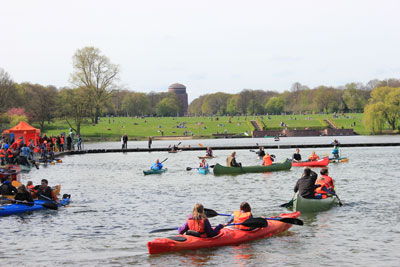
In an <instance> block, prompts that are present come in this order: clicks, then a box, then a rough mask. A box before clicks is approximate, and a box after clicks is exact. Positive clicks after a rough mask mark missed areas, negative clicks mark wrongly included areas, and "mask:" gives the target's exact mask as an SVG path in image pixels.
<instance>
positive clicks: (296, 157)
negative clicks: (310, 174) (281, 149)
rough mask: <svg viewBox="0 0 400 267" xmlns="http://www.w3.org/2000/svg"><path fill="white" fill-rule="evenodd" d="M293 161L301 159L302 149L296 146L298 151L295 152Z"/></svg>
mask: <svg viewBox="0 0 400 267" xmlns="http://www.w3.org/2000/svg"><path fill="white" fill-rule="evenodd" d="M292 161H294V162H300V161H301V155H300V149H298V148H296V153H294V154H293V156H292Z"/></svg>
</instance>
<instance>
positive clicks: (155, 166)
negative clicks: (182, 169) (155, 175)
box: [150, 159, 163, 171]
mask: <svg viewBox="0 0 400 267" xmlns="http://www.w3.org/2000/svg"><path fill="white" fill-rule="evenodd" d="M162 168H163V165H162V163H161V162H160V160H159V159H156V162H154V163H153V165H151V167H150V170H155V171H156V170H161V169H162Z"/></svg>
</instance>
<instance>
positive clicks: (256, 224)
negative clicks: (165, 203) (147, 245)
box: [149, 215, 268, 234]
mask: <svg viewBox="0 0 400 267" xmlns="http://www.w3.org/2000/svg"><path fill="white" fill-rule="evenodd" d="M229 216H230V215H229ZM228 225H243V226H246V227H250V228H261V227H266V226H267V225H268V224H267V221H265V219H263V218H250V219H247V220H245V221H244V222H242V223H230V224H228ZM228 225H227V226H228ZM173 230H178V227H174V228H163V229H156V230H153V231H150V232H149V233H150V234H152V233H159V232H167V231H173Z"/></svg>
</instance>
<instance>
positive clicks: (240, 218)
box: [228, 202, 253, 230]
mask: <svg viewBox="0 0 400 267" xmlns="http://www.w3.org/2000/svg"><path fill="white" fill-rule="evenodd" d="M251 218H253V214H251V207H250V204H249V203H247V202H242V203H241V204H240V210H235V211H234V212H233V214H232V215H231V217H230V218H229V220H228V224H230V223H232V222H233V223H243V222H244V221H246V220H248V219H251ZM234 227H235V228H238V229H242V230H252V229H251V228H250V227H246V226H243V225H235V226H234Z"/></svg>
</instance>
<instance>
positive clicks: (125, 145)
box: [121, 133, 128, 149]
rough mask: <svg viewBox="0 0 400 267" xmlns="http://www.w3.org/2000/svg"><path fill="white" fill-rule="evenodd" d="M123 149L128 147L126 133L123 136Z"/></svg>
mask: <svg viewBox="0 0 400 267" xmlns="http://www.w3.org/2000/svg"><path fill="white" fill-rule="evenodd" d="M121 141H122V149H128V135H127V134H126V133H125V134H124V135H123V136H122V138H121Z"/></svg>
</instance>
